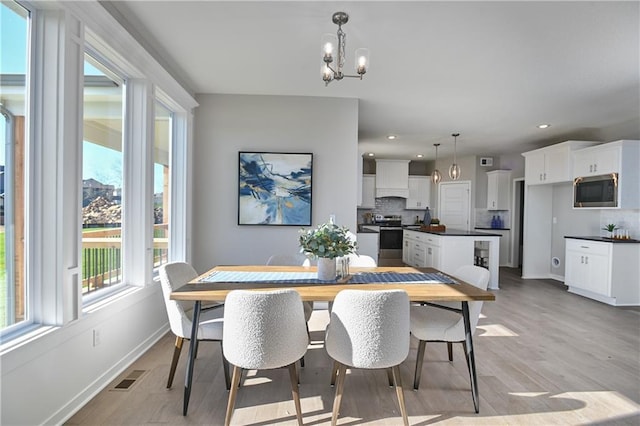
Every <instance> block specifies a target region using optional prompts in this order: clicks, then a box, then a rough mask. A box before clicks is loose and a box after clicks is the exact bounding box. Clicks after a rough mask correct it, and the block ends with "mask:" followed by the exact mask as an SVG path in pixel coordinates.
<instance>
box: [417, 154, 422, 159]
mask: <svg viewBox="0 0 640 426" xmlns="http://www.w3.org/2000/svg"><path fill="white" fill-rule="evenodd" d="M416 157H418V158H422V157H424V155H422V154H416Z"/></svg>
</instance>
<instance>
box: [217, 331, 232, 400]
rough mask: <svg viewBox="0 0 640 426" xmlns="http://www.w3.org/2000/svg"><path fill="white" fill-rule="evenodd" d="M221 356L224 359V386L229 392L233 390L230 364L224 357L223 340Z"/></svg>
mask: <svg viewBox="0 0 640 426" xmlns="http://www.w3.org/2000/svg"><path fill="white" fill-rule="evenodd" d="M220 356H221V357H222V370H223V371H224V384H225V386H226V387H227V390H229V389H231V378H230V377H229V376H230V375H229V362H228V361H227V359H226V358H225V357H224V349H223V345H222V340H220Z"/></svg>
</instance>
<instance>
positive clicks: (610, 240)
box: [565, 235, 640, 244]
mask: <svg viewBox="0 0 640 426" xmlns="http://www.w3.org/2000/svg"><path fill="white" fill-rule="evenodd" d="M565 238H572V239H574V240H588V241H599V242H601V243H616V244H640V240H634V239H628V240H619V239H617V238H607V237H589V236H587V237H572V236H568V235H565Z"/></svg>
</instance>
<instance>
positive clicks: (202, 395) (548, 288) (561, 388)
mask: <svg viewBox="0 0 640 426" xmlns="http://www.w3.org/2000/svg"><path fill="white" fill-rule="evenodd" d="M517 272H518V271H517V270H514V269H504V268H502V269H501V271H500V273H501V275H500V287H501V290H498V291H496V292H495V293H496V301H495V302H485V304H484V306H483V309H482V313H483V314H482V317H481V319H480V322H479V325H478V330H477V332H476V335H475V339H474V345H475V349H476V362H477V367H478V383H479V390H480V414H475V412H474V410H473V403H472V400H471V392H470V387H469V376H468V373H467V366H466V363H465V360H464V355H463V353H462V346H461V345H454V361H453V362H452V363H450V362H448V361H447V350H446V345H445V344H443V343H433V344H427V351H426V355H425V362H424V366H423V370H422V381H421V383H420V390H418V391H413V389H412V384H413V371H414V367H415V356H416V347H417V341H416V340H415V339H412V345H411V351H410V353H409V357H408V358H407V360H406V361H405V362H404V363H403V364H402V365H401V375H402V382H403V384H404V385H405V399H406V405H407V411H408V414H409V421H410V423H411V424H412V425H429V424H434V423H438V424H456V425H458V424H460V425H503V424H504V425H507V424H508V425H514V424H516V425H551V424H562V425H584V424H598V425H600V424H607V425H608V424H632V425H638V424H640V309H638V308H616V307H611V306H608V305H605V304H602V303H599V302H596V301H593V300H590V299H586V298H583V297H580V296H576V295H573V294H570V293H567V291H566V287H564V286H563V285H562V284H561V283H557V282H555V281H552V280H521V279H520V278H519V276H518V275H517ZM630 279H633V280H635V281H636V282H637V280H638V277H630ZM327 321H328V315H327V311H325V310H316V311H314V313H313V316H312V319H311V322H310V329H311V338H312V342H311V345H310V346H309V351H308V352H307V355H306V356H305V361H306V365H305V367H304V368H302V369H301V370H300V371H301V377H300V398H301V401H302V411H303V416H304V422H305V424H307V425H325V424H329V423H330V419H331V409H332V404H333V396H334V388H332V387H330V386H329V380H330V373H331V372H330V367H331V360H330V359H329V357H328V356H327V354H326V351H325V350H324V347H323V345H322V343H323V342H322V341H323V335H324V331H323V330H324V327H325V325H326V323H327ZM172 345H173V336H172V335H171V334H167V335H166V336H165V337H164V338H163V339H161V340H160V341H159V342H158V343H157V344H156V345H155V346H154V347H153V348H152V349H151V350H150V351H149V352H147V353H146V354H145V355H143V356H142V357H141V358H140V359H139V360H137V361H136V362H135V363H134V364H133V365H132V366H131V367H130V368H129V369H127V371H126V372H125V373H123V374H122V376H121V377H119V378H118V379H117V380H115V381H114V382H113V383H112V384H110V385H109V386H108V387H107V388H106V389H105V390H103V391H102V392H101V393H100V394H98V395H97V396H96V397H95V398H94V399H93V400H91V401H90V402H89V403H88V404H87V405H86V406H85V407H84V408H83V409H81V410H80V411H79V412H78V413H76V414H75V415H74V416H73V417H72V418H71V419H69V421H68V422H67V423H66V424H68V425H99V424H105V425H106V424H109V425H151V424H166V425H204V424H207V425H220V424H223V422H224V415H225V409H226V402H227V396H228V393H227V391H226V390H225V387H224V376H223V374H222V371H221V362H220V346H219V345H218V344H215V343H204V344H202V345H201V349H200V354H199V357H198V360H197V362H196V368H195V375H194V386H193V390H192V394H191V402H190V406H189V414H188V416H186V417H183V416H182V390H183V384H184V381H183V380H184V370H185V359H186V354H187V351H186V350H185V349H183V354H182V356H183V358H182V359H181V360H180V365H179V367H178V371H177V372H176V379H175V382H174V385H173V388H172V389H169V390H167V389H166V388H165V384H166V379H167V373H168V370H169V363H170V359H171V353H172ZM132 370H144V371H145V373H144V374H143V375H142V377H141V378H140V379H139V380H137V381H136V383H135V384H134V385H133V386H132V387H131V388H130V389H129V390H126V391H118V390H114V386H115V385H116V384H117V383H119V382H120V381H121V380H122V379H123V378H124V377H126V376H127V375H128V374H129V373H130V372H131V371H132ZM232 424H233V425H272V424H287V425H289V424H291V425H294V424H296V420H295V410H294V406H293V402H292V400H291V387H290V382H289V378H288V373H287V371H286V369H281V370H270V371H260V372H257V373H256V372H255V371H253V372H250V373H249V374H248V376H247V378H246V379H245V380H244V382H243V385H242V388H241V389H240V392H239V395H238V400H237V401H236V410H235V413H234V416H233V420H232ZM338 424H339V425H356V424H358V425H360V424H367V425H397V424H402V419H401V417H400V414H399V410H398V408H397V399H396V395H395V392H394V390H393V388H390V387H389V386H388V384H387V377H386V374H385V373H384V372H383V371H361V370H354V371H351V372H350V374H349V376H348V377H347V380H346V382H345V389H344V396H343V400H342V404H341V409H340V417H339V421H338Z"/></svg>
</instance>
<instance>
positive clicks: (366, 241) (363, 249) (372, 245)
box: [356, 232, 380, 263]
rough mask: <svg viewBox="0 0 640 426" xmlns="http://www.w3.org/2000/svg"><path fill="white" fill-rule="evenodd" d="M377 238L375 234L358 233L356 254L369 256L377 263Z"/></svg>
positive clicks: (377, 235)
mask: <svg viewBox="0 0 640 426" xmlns="http://www.w3.org/2000/svg"><path fill="white" fill-rule="evenodd" d="M379 236H380V234H379V233H376V232H358V233H357V234H356V238H357V242H358V254H363V255H367V256H371V257H372V258H373V259H375V261H376V263H378V249H379V238H378V237H379Z"/></svg>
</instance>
